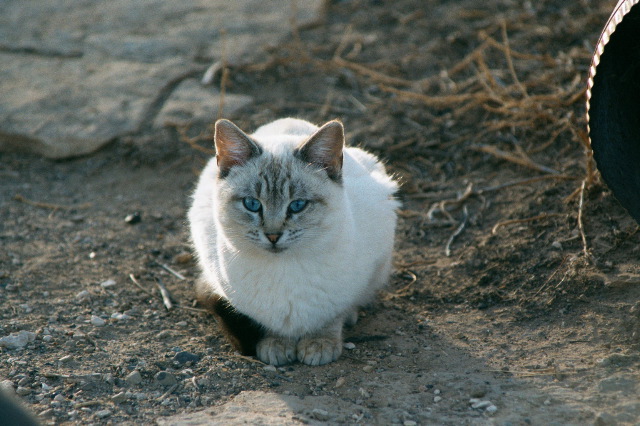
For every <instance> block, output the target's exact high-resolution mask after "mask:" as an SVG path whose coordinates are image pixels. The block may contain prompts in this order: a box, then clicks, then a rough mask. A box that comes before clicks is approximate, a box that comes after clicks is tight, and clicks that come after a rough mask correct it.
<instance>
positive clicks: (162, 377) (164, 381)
mask: <svg viewBox="0 0 640 426" xmlns="http://www.w3.org/2000/svg"><path fill="white" fill-rule="evenodd" d="M154 379H155V380H156V382H158V383H159V384H161V385H163V386H173V385H175V384H176V383H177V382H178V381H177V380H176V376H174V375H173V374H171V373H169V372H167V371H160V372H158V373H157V374H156V375H155V377H154Z"/></svg>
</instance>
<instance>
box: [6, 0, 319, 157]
mask: <svg viewBox="0 0 640 426" xmlns="http://www.w3.org/2000/svg"><path fill="white" fill-rule="evenodd" d="M322 3H323V2H322V0H298V1H297V8H296V9H297V13H298V15H297V20H298V22H299V23H304V22H308V21H310V20H315V19H318V18H319V15H320V13H322V11H321V7H322ZM292 10H293V9H292V2H291V1H290V0H271V1H268V2H266V1H262V0H238V1H232V2H230V1H226V0H184V1H180V2H176V1H172V0H139V1H134V2H132V1H130V0H76V1H73V2H68V1H66V0H47V1H38V2H25V1H23V0H3V1H2V2H0V63H2V67H0V93H1V94H2V96H0V150H8V149H18V150H24V151H30V152H34V153H38V154H41V155H44V156H47V157H50V158H65V157H71V156H77V155H83V154H87V153H90V152H92V151H94V150H96V149H98V148H99V147H101V146H103V145H104V144H105V143H107V142H109V141H110V140H113V139H114V138H117V137H119V136H122V135H125V134H131V133H133V132H136V131H139V130H140V129H144V128H148V127H151V126H154V125H155V126H161V125H162V124H163V123H165V121H167V119H172V118H175V114H177V113H179V115H180V116H181V117H190V116H191V117H192V118H194V119H200V120H209V119H211V118H212V117H215V115H216V113H217V111H216V109H215V108H217V104H216V100H217V99H218V98H217V93H215V89H212V88H211V87H203V86H201V85H194V84H193V82H197V81H198V80H197V79H194V77H197V76H198V74H201V73H202V71H203V70H204V69H206V68H207V66H208V65H209V64H210V63H212V62H214V61H216V60H220V59H222V56H223V50H224V49H223V45H226V52H227V53H226V58H227V59H228V60H232V61H236V62H238V61H249V60H250V59H251V58H252V57H255V56H256V54H257V53H258V52H259V51H260V50H261V48H262V47H263V46H265V45H268V44H273V43H276V42H277V41H278V40H280V39H282V38H283V37H285V36H286V35H287V34H288V33H289V32H290V29H291V28H290V17H291V13H292ZM187 79H192V80H193V81H192V82H191V83H190V84H187V85H183V84H181V83H182V82H183V81H184V80H187ZM174 90H178V92H176V93H175V94H174V93H173V91H174ZM199 91H200V92H201V93H198V92H199ZM225 100H228V101H229V102H228V103H227V102H225V109H224V113H225V115H229V114H232V113H233V112H234V111H236V110H237V109H238V108H240V107H242V106H243V105H246V103H247V98H246V97H243V96H240V95H239V94H233V93H231V94H229V93H228V94H227V98H225ZM200 101H203V102H205V103H206V105H204V106H198V102H200ZM185 108H186V110H185ZM190 108H191V109H193V111H190V110H189V109H190ZM176 111H178V112H176ZM203 111H206V114H205V113H203ZM159 114H160V115H161V116H160V117H159V116H158V115H159Z"/></svg>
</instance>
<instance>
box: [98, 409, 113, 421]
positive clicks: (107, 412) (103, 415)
mask: <svg viewBox="0 0 640 426" xmlns="http://www.w3.org/2000/svg"><path fill="white" fill-rule="evenodd" d="M110 415H111V410H100V411H96V417H97V418H99V419H104V418H107V417H109V416H110Z"/></svg>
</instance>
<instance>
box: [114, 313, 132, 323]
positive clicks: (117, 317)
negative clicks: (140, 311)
mask: <svg viewBox="0 0 640 426" xmlns="http://www.w3.org/2000/svg"><path fill="white" fill-rule="evenodd" d="M111 319H114V320H116V321H126V320H128V319H131V316H129V315H127V314H122V313H120V312H114V313H112V314H111Z"/></svg>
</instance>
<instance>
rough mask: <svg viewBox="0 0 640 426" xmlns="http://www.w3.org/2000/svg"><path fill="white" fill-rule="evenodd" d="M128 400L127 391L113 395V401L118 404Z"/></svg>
mask: <svg viewBox="0 0 640 426" xmlns="http://www.w3.org/2000/svg"><path fill="white" fill-rule="evenodd" d="M126 400H127V394H126V393H125V392H119V393H117V394H115V395H113V396H111V401H113V402H114V403H116V404H120V403H122V402H125V401H126Z"/></svg>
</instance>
